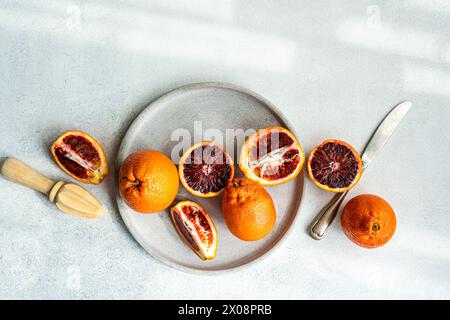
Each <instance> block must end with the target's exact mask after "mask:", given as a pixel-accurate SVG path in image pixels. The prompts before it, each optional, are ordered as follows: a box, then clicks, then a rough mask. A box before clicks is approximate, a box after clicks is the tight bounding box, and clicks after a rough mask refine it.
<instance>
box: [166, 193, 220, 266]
mask: <svg viewBox="0 0 450 320" xmlns="http://www.w3.org/2000/svg"><path fill="white" fill-rule="evenodd" d="M170 214H171V217H172V221H173V224H174V225H175V228H176V229H177V232H178V234H179V236H180V237H181V239H182V240H183V242H184V243H185V244H187V245H188V247H189V248H191V250H192V251H194V252H195V254H197V255H198V256H199V257H200V258H201V259H202V260H211V259H214V258H215V256H216V252H217V244H218V240H217V231H216V227H215V225H214V222H213V221H212V219H211V217H210V216H209V214H208V213H207V212H206V211H205V209H203V208H202V207H201V206H200V205H198V204H197V203H195V202H193V201H181V202H178V203H177V204H176V205H175V206H174V207H172V209H170Z"/></svg>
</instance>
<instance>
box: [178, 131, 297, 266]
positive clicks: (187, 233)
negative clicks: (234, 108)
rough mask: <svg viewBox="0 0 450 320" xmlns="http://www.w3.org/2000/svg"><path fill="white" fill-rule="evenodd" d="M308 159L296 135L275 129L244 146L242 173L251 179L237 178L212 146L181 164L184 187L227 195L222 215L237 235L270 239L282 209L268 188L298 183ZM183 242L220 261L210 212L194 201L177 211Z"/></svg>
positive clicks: (199, 147)
mask: <svg viewBox="0 0 450 320" xmlns="http://www.w3.org/2000/svg"><path fill="white" fill-rule="evenodd" d="M304 162H305V154H304V152H303V149H302V147H301V146H300V144H299V142H298V141H297V139H296V138H295V137H294V135H293V134H292V133H291V132H290V131H289V130H287V129H285V128H282V127H270V128H266V129H263V130H260V131H258V132H256V133H255V134H253V135H251V136H250V137H249V138H248V139H247V140H246V141H245V142H244V144H243V146H242V149H241V153H240V158H239V168H240V169H241V171H242V173H243V174H244V175H245V177H246V179H245V178H234V174H235V169H234V163H233V159H232V158H231V157H230V155H229V154H228V153H227V152H226V150H225V149H224V148H223V147H222V146H220V145H218V144H216V143H214V142H211V141H204V142H201V143H197V144H195V145H193V146H192V147H191V148H190V149H189V150H187V151H186V152H185V153H184V155H183V156H182V157H181V160H180V162H179V165H178V173H179V177H180V181H181V183H182V185H183V186H184V188H185V189H186V190H188V191H189V192H190V193H191V194H193V195H195V196H198V197H215V196H217V195H218V194H220V193H222V192H223V198H222V214H223V216H224V219H225V223H226V225H227V227H228V229H229V230H230V232H231V233H232V234H234V235H235V236H236V237H237V238H239V239H241V240H244V241H255V240H259V239H261V238H263V237H265V236H267V235H268V234H269V233H270V232H271V231H272V230H273V228H274V227H275V222H276V210H275V204H274V202H273V200H272V197H271V196H270V194H269V193H268V192H267V191H266V190H265V189H264V188H263V186H275V185H279V184H282V183H286V182H288V181H290V180H292V179H294V178H295V177H296V176H297V175H298V174H299V173H300V171H301V170H302V167H303V164H304ZM171 215H172V220H173V222H174V224H175V227H176V229H177V231H178V233H179V235H180V237H181V238H182V240H183V241H184V242H185V243H186V244H187V245H188V246H189V247H190V248H191V249H192V250H193V251H194V252H195V253H196V254H197V255H198V256H199V257H200V258H202V259H205V260H209V259H212V258H214V256H215V252H216V248H217V231H216V229H215V227H214V223H213V221H212V219H211V217H210V216H209V215H208V213H207V212H206V211H205V210H204V209H203V208H202V207H201V206H200V205H198V204H197V203H195V202H193V201H181V202H180V203H178V204H177V205H175V206H174V207H173V208H172V209H171Z"/></svg>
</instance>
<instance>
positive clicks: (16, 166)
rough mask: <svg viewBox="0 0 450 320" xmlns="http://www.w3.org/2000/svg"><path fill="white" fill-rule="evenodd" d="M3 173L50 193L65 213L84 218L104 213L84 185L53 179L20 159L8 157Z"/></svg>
mask: <svg viewBox="0 0 450 320" xmlns="http://www.w3.org/2000/svg"><path fill="white" fill-rule="evenodd" d="M1 174H2V175H3V176H5V177H6V178H7V179H8V180H11V181H13V182H16V183H19V184H22V185H24V186H27V187H29V188H31V189H34V190H36V191H39V192H42V193H44V194H46V195H48V199H49V200H50V201H51V202H54V203H55V205H56V206H57V207H58V209H60V210H61V211H63V212H65V213H70V214H73V215H77V216H80V217H83V218H98V217H100V216H102V215H103V208H102V205H101V203H100V202H99V201H98V200H97V199H96V198H95V197H94V196H93V195H92V194H91V193H90V192H89V191H87V190H86V189H84V188H83V187H80V186H79V185H77V184H74V183H65V182H64V181H53V180H51V179H49V178H47V177H44V176H43V175H41V174H40V173H38V172H37V171H35V170H34V169H32V168H31V167H29V166H28V165H26V164H25V163H23V162H22V161H20V160H17V159H15V158H7V159H6V160H5V162H4V163H3V165H2V168H1Z"/></svg>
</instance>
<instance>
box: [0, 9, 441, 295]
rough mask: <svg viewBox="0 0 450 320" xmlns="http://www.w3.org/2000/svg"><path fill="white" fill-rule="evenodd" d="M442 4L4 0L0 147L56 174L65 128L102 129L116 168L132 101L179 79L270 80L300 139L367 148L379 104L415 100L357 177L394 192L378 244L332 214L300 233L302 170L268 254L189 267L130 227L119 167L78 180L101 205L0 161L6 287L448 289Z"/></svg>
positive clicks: (304, 291)
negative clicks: (388, 229)
mask: <svg viewBox="0 0 450 320" xmlns="http://www.w3.org/2000/svg"><path fill="white" fill-rule="evenodd" d="M449 19H450V6H449V5H448V2H446V1H444V0H433V1H425V0H424V1H418V0H411V1H407V2H406V1H346V2H345V4H344V3H343V2H339V3H338V2H337V1H314V2H311V1H243V0H240V1H239V0H224V1H220V2H219V1H218V2H216V3H214V2H213V1H207V0H192V1H187V0H186V1H184V0H183V1H166V0H151V1H144V0H140V1H138V0H136V1H124V0H123V1H119V0H109V1H106V0H104V1H66V0H61V1H57V2H55V1H37V0H36V1H10V0H2V1H0V44H1V47H0V75H1V76H0V110H1V116H0V157H6V156H15V157H17V158H20V159H22V160H24V161H26V162H28V163H29V164H31V165H32V166H34V167H35V168H38V169H39V170H40V171H41V172H43V173H45V174H47V175H49V176H50V177H53V178H64V179H67V180H70V178H69V177H68V176H66V175H65V174H64V173H62V171H60V170H59V169H58V167H57V166H56V165H55V164H54V162H53V161H52V160H51V157H50V153H49V145H50V143H51V142H52V141H53V139H55V137H57V136H58V135H59V134H60V133H61V132H62V131H64V130H67V129H80V130H84V131H86V132H89V133H91V134H92V135H93V136H95V137H97V138H98V140H99V141H100V142H101V144H102V145H103V146H104V149H105V152H106V154H107V156H108V158H109V159H110V162H111V165H112V168H111V169H112V170H111V172H114V170H115V168H114V163H113V162H114V161H113V159H115V156H116V152H117V149H118V145H119V143H120V141H121V138H122V136H123V134H124V133H125V131H126V129H127V127H128V125H129V124H130V122H131V121H132V120H133V118H134V117H135V116H136V115H137V114H138V113H139V112H140V111H141V110H142V109H143V108H144V107H145V106H146V105H147V104H148V103H149V102H150V101H152V100H153V99H155V98H156V97H157V96H159V95H161V94H162V93H164V92H165V91H167V90H169V89H172V88H175V87H178V86H180V85H183V84H187V83H191V82H199V81H223V82H230V83H235V84H237V85H240V86H244V87H247V88H249V89H251V90H254V91H256V92H258V93H260V94H261V95H263V96H265V97H266V98H268V99H269V100H270V101H272V102H273V103H274V104H275V105H276V106H278V107H279V108H280V109H281V110H282V111H283V112H284V114H285V115H286V117H288V118H289V119H290V120H291V122H292V123H293V124H294V125H295V126H296V129H297V132H298V133H299V135H300V136H299V139H300V141H301V142H302V144H303V146H304V147H305V150H306V152H309V151H310V150H311V148H312V147H313V146H314V145H316V144H318V143H320V142H321V141H322V140H324V139H325V138H330V137H332V138H340V139H343V140H346V141H349V142H351V143H352V144H353V145H354V146H355V147H357V148H358V149H361V148H362V147H363V146H364V145H365V143H366V141H367V139H368V138H369V137H370V135H371V132H372V131H373V130H374V129H375V127H376V125H377V124H378V122H379V121H380V120H381V119H382V118H383V116H384V115H385V114H386V113H387V112H388V110H390V108H391V107H393V106H394V105H395V104H397V103H398V102H399V101H401V100H404V99H409V100H411V101H412V102H413V104H414V106H413V109H412V110H411V112H410V113H409V114H408V115H407V116H406V118H405V120H404V122H403V123H401V125H400V126H399V128H398V129H397V131H396V132H395V135H394V137H393V138H392V140H391V141H390V142H389V143H388V144H387V145H386V146H385V149H384V150H383V153H382V155H380V156H379V157H378V158H377V159H376V160H375V161H374V162H373V163H372V164H371V166H370V167H369V169H368V170H367V172H366V174H365V175H364V177H363V179H362V180H361V182H360V183H359V185H358V186H357V187H356V188H355V189H354V190H353V191H352V194H353V195H356V194H360V193H373V194H377V195H380V196H382V197H384V198H385V199H386V200H388V201H389V202H390V203H391V204H392V206H393V207H394V209H395V210H396V213H397V218H398V229H397V232H396V234H395V236H394V238H393V239H392V241H391V242H390V243H389V244H387V245H386V246H385V247H383V248H380V249H377V250H364V249H361V248H359V247H357V246H355V245H354V244H352V243H351V242H350V241H349V240H348V239H347V238H346V237H345V236H344V234H343V232H342V231H341V229H340V226H339V224H338V223H335V224H333V225H332V226H331V228H330V230H329V232H328V234H327V236H326V238H325V239H324V240H322V241H320V242H317V241H315V240H313V239H311V238H310V237H309V236H308V235H307V233H306V232H305V230H306V228H307V226H308V224H309V223H310V222H311V220H312V219H313V217H314V216H315V214H316V213H317V211H318V210H319V209H320V208H321V207H322V206H323V205H324V204H325V203H326V202H327V200H328V199H329V198H330V197H331V195H330V194H327V193H326V192H323V191H321V190H319V189H318V188H316V187H315V186H314V185H313V184H312V183H311V182H310V181H308V182H307V185H306V194H305V198H304V203H303V208H302V210H301V212H300V217H299V219H298V220H297V223H296V225H295V226H294V228H295V230H294V232H292V233H291V234H290V235H289V238H288V239H287V241H286V242H285V243H284V245H283V246H282V247H281V248H280V249H279V250H277V251H276V252H275V253H274V254H273V255H271V256H270V257H269V258H268V259H266V260H264V261H262V262H261V263H259V264H257V265H254V266H252V267H251V268H249V269H246V270H243V271H239V272H235V273H230V274H226V275H220V276H206V277H205V276H198V275H190V274H186V273H182V272H178V271H176V270H173V269H171V268H169V267H166V266H165V265H162V264H160V263H158V262H156V261H155V260H153V259H152V258H151V257H150V256H149V255H148V254H147V253H146V252H145V251H144V250H143V249H142V248H141V247H140V246H139V245H138V244H137V243H136V242H135V241H134V240H133V238H132V237H131V236H130V234H129V233H128V231H127V230H126V228H125V226H124V224H123V222H122V220H121V218H120V216H119V214H118V211H117V208H116V205H115V201H114V198H115V195H114V177H113V174H111V175H109V176H108V178H107V179H106V181H105V182H104V183H103V184H102V185H100V186H97V187H89V190H91V191H92V192H93V193H94V194H95V195H96V196H97V197H99V198H100V199H101V200H102V202H103V203H104V204H105V207H106V210H107V215H106V217H104V218H103V219H101V220H97V221H88V220H83V219H79V218H76V217H72V216H67V215H63V214H60V213H59V212H58V211H57V210H55V209H54V208H53V207H52V205H51V204H49V203H48V202H47V200H46V199H45V197H43V196H41V195H39V194H37V193H35V192H33V191H30V190H28V189H25V188H24V187H22V186H18V185H15V184H12V183H10V182H8V181H6V180H4V179H0V189H1V192H0V298H33V299H46V298H51V299H60V298H63V299H65V298H67V299H77V298H82V299H84V298H108V299H109V298H112V299H118V298H144V299H158V298H167V299H172V298H194V299H205V298H231V299H242V298H255V299H258V298H275V299H277V298H344V299H346V298H388V299H390V298H438V299H439V298H441V299H442V298H446V299H448V298H450V250H449V249H448V244H449V240H450V236H449V231H450V209H449V208H450V197H449V190H450V170H449V169H448V159H449V157H450V149H449V145H450V130H449V123H450V109H449V107H450V106H449V104H450V89H449V88H450V40H449V39H450V37H449V36H450V28H449ZM156 125H157V124H155V126H156Z"/></svg>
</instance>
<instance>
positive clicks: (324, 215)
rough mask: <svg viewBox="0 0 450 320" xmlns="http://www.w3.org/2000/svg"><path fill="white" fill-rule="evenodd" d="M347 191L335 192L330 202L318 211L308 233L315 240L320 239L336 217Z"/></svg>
mask: <svg viewBox="0 0 450 320" xmlns="http://www.w3.org/2000/svg"><path fill="white" fill-rule="evenodd" d="M347 193H348V191H345V192H341V193H337V194H336V195H335V196H334V197H333V198H332V199H331V200H330V202H329V203H328V204H327V205H326V206H325V207H324V208H323V209H322V210H321V211H320V212H319V214H318V215H317V217H316V219H315V220H314V221H313V223H312V224H311V227H310V229H309V233H310V235H311V237H313V238H314V239H316V240H321V239H322V237H323V235H324V234H325V231H327V229H328V227H329V225H330V224H331V223H332V222H333V220H334V218H335V217H336V215H337V213H338V211H339V207H340V205H341V203H342V201H343V200H344V198H345V196H346V195H347Z"/></svg>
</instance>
